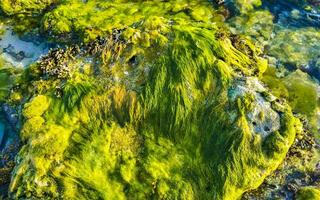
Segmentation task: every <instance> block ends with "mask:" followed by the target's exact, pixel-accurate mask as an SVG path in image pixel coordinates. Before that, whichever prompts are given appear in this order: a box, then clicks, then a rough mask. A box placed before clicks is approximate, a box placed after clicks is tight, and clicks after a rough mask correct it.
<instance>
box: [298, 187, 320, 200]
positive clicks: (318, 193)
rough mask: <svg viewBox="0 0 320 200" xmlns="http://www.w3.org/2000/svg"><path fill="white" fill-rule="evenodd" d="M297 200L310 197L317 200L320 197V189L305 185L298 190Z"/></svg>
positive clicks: (311, 199)
mask: <svg viewBox="0 0 320 200" xmlns="http://www.w3.org/2000/svg"><path fill="white" fill-rule="evenodd" d="M296 199H297V200H303V199H308V200H309V199H310V200H317V199H320V190H319V189H317V188H312V187H305V188H302V189H300V190H299V191H298V193H297V196H296Z"/></svg>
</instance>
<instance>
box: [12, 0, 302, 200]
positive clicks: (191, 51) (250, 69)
mask: <svg viewBox="0 0 320 200" xmlns="http://www.w3.org/2000/svg"><path fill="white" fill-rule="evenodd" d="M39 9H40V10H41V9H42V8H39ZM79 10H81V12H79ZM128 16H129V17H128ZM219 19H220V16H219V15H218V14H217V13H216V12H215V10H214V9H212V8H211V4H210V3H209V2H194V1H181V2H175V1H167V2H162V1H137V2H127V1H88V2H87V3H85V2H82V1H64V2H63V3H62V4H61V5H59V6H58V7H56V8H54V9H52V10H50V11H48V12H47V13H46V14H45V15H44V17H43V19H42V22H41V23H42V29H43V30H44V31H47V32H48V33H49V35H50V37H51V38H54V39H58V40H60V41H61V40H62V39H63V40H66V43H72V42H71V40H68V39H70V38H74V37H78V38H79V39H78V41H79V40H80V41H84V42H86V43H87V44H88V45H89V46H90V45H93V46H94V45H96V44H97V43H98V44H99V42H101V41H100V40H99V38H100V39H101V38H106V41H105V42H103V41H102V43H103V44H104V45H96V46H94V47H93V48H89V49H86V51H88V55H87V54H86V56H89V57H91V58H93V60H94V62H93V64H92V63H86V64H85V66H86V67H85V68H84V65H83V62H86V61H85V60H86V59H83V58H81V57H82V56H84V55H81V54H80V53H78V54H77V53H76V54H71V53H70V52H71V50H70V51H68V50H66V51H65V52H67V54H70V55H71V56H66V57H64V56H61V55H62V53H61V52H60V53H59V52H58V54H57V55H58V56H59V58H61V60H62V61H61V63H60V62H53V64H51V65H47V64H48V62H43V63H41V62H40V63H37V64H35V65H33V66H30V68H28V69H27V70H25V71H24V74H23V75H22V77H21V80H20V81H21V83H23V84H22V87H21V88H20V89H18V90H19V92H21V93H22V94H26V96H27V98H26V99H27V101H28V102H27V103H26V104H24V109H23V112H22V113H23V116H24V124H23V128H22V131H21V137H22V139H23V141H24V146H23V147H22V149H21V151H20V153H19V155H18V156H17V163H18V165H17V167H16V168H15V170H14V172H13V177H12V182H11V184H10V197H11V198H13V199H19V198H34V199H37V198H38V199H46V198H48V199H56V198H62V199H238V198H240V197H241V195H242V194H243V193H244V192H245V191H248V190H251V189H254V188H257V187H258V186H259V185H260V184H261V183H262V182H263V180H264V178H265V177H266V176H268V175H269V174H270V173H271V172H272V171H273V170H275V169H276V168H277V166H278V165H279V164H280V163H281V162H282V161H283V159H284V158H285V155H286V152H287V151H288V149H289V147H290V146H291V144H292V143H293V141H294V138H295V135H296V133H297V132H299V128H297V127H300V126H299V124H300V122H299V120H298V119H296V118H295V117H294V116H293V114H292V111H291V108H290V107H289V106H288V105H286V104H284V105H282V108H283V109H282V110H281V111H279V110H278V111H277V112H279V113H281V114H280V115H281V121H280V124H281V128H280V129H279V130H277V131H274V132H272V133H270V135H268V136H267V137H266V138H263V137H262V136H261V135H259V133H256V132H254V131H253V130H252V129H251V128H250V124H249V121H248V119H247V117H246V114H247V113H249V112H251V110H252V106H250V103H252V102H253V101H255V98H254V97H253V96H252V95H251V96H250V95H246V96H240V97H237V99H235V100H232V99H231V98H230V97H229V92H230V88H232V87H233V85H234V84H236V81H235V80H236V79H237V78H241V77H246V76H255V77H258V76H261V75H262V73H263V72H264V71H265V70H266V67H267V63H266V61H265V60H264V59H262V58H261V57H260V53H261V52H260V51H259V49H257V48H255V47H254V45H253V44H252V43H251V42H250V41H249V40H247V39H245V38H242V37H239V36H236V35H232V34H229V33H228V32H227V31H226V30H225V29H226V28H225V27H223V26H220V23H219ZM91 42H93V43H91ZM79 54H80V56H79ZM79 57H80V58H79ZM49 61H50V60H49ZM51 61H52V60H51ZM53 61H54V60H53ZM65 65H67V66H68V70H67V72H66V73H63V76H59V75H61V73H60V72H61V69H64V67H65ZM230 113H235V118H232V117H230V115H229V114H230Z"/></svg>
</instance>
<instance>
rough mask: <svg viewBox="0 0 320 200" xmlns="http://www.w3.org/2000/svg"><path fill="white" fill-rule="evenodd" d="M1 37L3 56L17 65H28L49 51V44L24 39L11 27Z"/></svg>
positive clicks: (0, 48) (0, 50) (0, 47)
mask: <svg viewBox="0 0 320 200" xmlns="http://www.w3.org/2000/svg"><path fill="white" fill-rule="evenodd" d="M3 28H4V29H6V31H5V33H4V35H2V36H1V37H0V38H1V40H0V52H1V57H2V58H3V59H4V60H5V61H7V62H8V63H10V64H12V65H13V66H15V67H26V66H28V65H29V64H31V63H33V62H34V61H36V60H37V59H39V58H40V57H41V55H44V54H46V53H47V52H48V51H49V48H48V44H46V43H40V44H36V43H35V42H32V41H25V40H22V39H21V38H20V37H19V36H18V35H17V34H15V33H14V32H13V31H12V29H11V28H10V27H3Z"/></svg>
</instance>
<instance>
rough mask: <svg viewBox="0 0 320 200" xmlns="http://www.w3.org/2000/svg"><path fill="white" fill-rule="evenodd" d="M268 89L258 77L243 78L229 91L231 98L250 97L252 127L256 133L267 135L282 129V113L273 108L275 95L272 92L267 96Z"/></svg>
mask: <svg viewBox="0 0 320 200" xmlns="http://www.w3.org/2000/svg"><path fill="white" fill-rule="evenodd" d="M265 93H268V91H267V89H266V88H265V87H264V86H263V84H262V83H261V82H260V81H259V80H258V79H257V78H245V79H244V78H243V79H242V80H239V81H236V83H235V87H234V88H232V89H231V90H230V91H229V95H230V96H231V99H233V100H234V101H235V100H236V99H237V98H244V99H245V98H249V99H250V100H249V101H251V102H249V103H250V106H251V109H250V111H249V112H247V115H246V116H247V119H248V122H249V123H250V128H251V129H252V130H253V132H255V133H256V134H259V135H261V136H262V138H265V137H267V136H268V135H269V134H270V133H272V132H274V131H277V130H279V129H280V115H279V113H277V111H276V110H274V109H273V108H272V101H274V100H275V99H274V98H275V97H273V96H272V95H271V94H270V95H269V97H268V98H265V97H264V96H266V94H265Z"/></svg>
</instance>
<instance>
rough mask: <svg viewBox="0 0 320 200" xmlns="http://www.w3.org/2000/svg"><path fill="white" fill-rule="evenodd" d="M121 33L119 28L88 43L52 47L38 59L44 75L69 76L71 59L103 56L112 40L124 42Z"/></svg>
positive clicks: (47, 76)
mask: <svg viewBox="0 0 320 200" xmlns="http://www.w3.org/2000/svg"><path fill="white" fill-rule="evenodd" d="M120 34H121V32H120V31H119V30H115V31H113V33H112V34H111V35H110V36H108V37H105V38H102V37H97V38H96V39H95V40H93V41H91V42H89V43H87V44H84V43H80V44H75V45H72V46H67V47H65V48H56V49H51V50H50V51H49V53H48V54H47V55H45V56H43V57H42V58H41V59H40V60H39V61H38V63H39V64H40V70H41V72H42V75H43V76H44V77H46V78H49V77H55V78H59V79H65V78H68V77H69V76H70V73H71V71H72V70H71V67H70V66H69V65H70V61H74V60H75V59H77V58H80V57H84V56H101V55H102V54H103V52H105V51H106V50H108V48H110V42H111V43H113V44H114V43H116V42H123V41H120V37H119V36H120Z"/></svg>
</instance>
